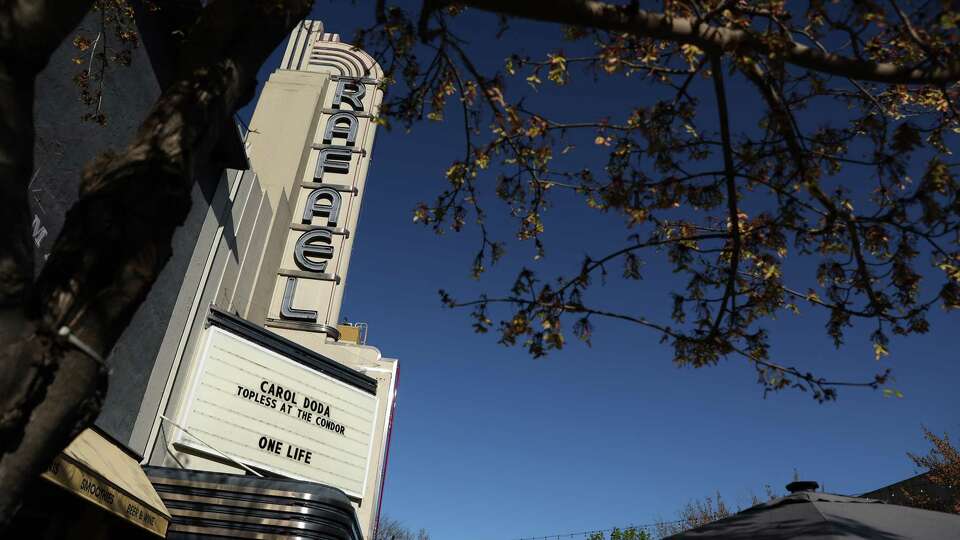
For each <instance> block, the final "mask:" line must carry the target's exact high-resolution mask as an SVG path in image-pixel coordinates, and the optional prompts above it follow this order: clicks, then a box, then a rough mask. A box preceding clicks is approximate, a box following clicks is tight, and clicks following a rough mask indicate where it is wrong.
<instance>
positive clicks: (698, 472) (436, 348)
mask: <svg viewBox="0 0 960 540" xmlns="http://www.w3.org/2000/svg"><path fill="white" fill-rule="evenodd" d="M372 9H373V8H372V2H359V3H357V4H356V5H353V4H352V3H345V2H325V1H322V0H321V1H318V2H317V6H316V7H315V10H314V11H315V16H314V18H318V19H321V20H323V21H324V23H325V25H326V28H327V31H329V32H338V33H340V34H341V36H342V37H343V39H344V40H345V41H346V40H349V39H350V37H351V36H352V35H353V31H354V30H355V29H356V28H358V27H360V26H363V25H367V24H369V23H370V21H372V17H373V11H372ZM473 20H474V21H479V22H480V23H483V24H485V25H486V27H485V29H484V30H485V31H484V32H481V31H479V30H478V29H476V28H474V29H471V30H470V31H468V32H467V35H468V36H469V37H470V38H473V39H475V40H476V41H474V43H473V48H474V49H475V50H476V49H477V47H476V45H477V44H478V42H479V40H480V39H481V38H484V39H486V38H485V37H484V36H489V35H491V32H490V30H491V29H492V28H493V23H494V21H493V19H492V17H480V18H474V19H473ZM513 26H514V27H515V30H514V32H512V33H511V34H508V36H507V38H506V40H505V42H503V43H488V42H483V47H482V50H483V52H482V53H481V54H480V61H481V63H483V64H486V65H489V66H493V65H497V64H499V63H501V62H502V61H503V58H504V57H505V56H506V54H507V51H509V50H511V47H514V48H516V47H517V46H521V47H522V46H526V47H528V48H529V49H530V50H540V49H538V47H541V48H542V46H543V45H544V44H545V43H550V42H551V40H553V39H554V38H555V37H556V36H557V35H558V34H559V29H558V28H556V27H552V26H548V25H541V24H529V23H515V24H514V25H513ZM278 64H279V55H278V54H274V56H273V57H271V61H270V62H268V64H267V65H266V66H265V67H264V69H263V70H262V71H261V80H263V79H265V78H266V76H267V75H268V74H269V73H270V72H271V71H272V70H273V69H275V68H276V66H277V65H278ZM581 78H583V77H581ZM517 84H522V83H520V82H519V81H518V83H517ZM731 84H732V86H731V92H730V95H731V104H730V107H731V110H732V113H733V121H734V123H735V125H736V123H737V122H745V123H750V122H754V121H755V120H754V119H755V118H756V114H757V112H756V110H755V109H754V108H753V104H754V103H755V102H756V100H757V99H758V98H757V97H756V96H755V95H753V94H752V93H751V91H750V90H749V89H746V88H744V87H737V86H736V83H735V82H734V83H731ZM701 86H703V85H702V84H701ZM648 89H649V86H645V85H641V84H635V83H632V82H630V81H627V84H624V85H621V86H617V87H614V86H612V85H609V84H605V85H601V86H599V87H598V86H595V85H593V84H587V83H583V84H581V83H576V84H573V85H572V86H571V87H568V88H565V89H563V90H562V91H550V90H548V91H547V93H544V94H543V95H542V96H541V98H542V99H541V101H540V102H539V103H541V104H543V105H542V106H543V108H542V109H541V110H544V111H545V112H547V113H551V114H557V115H566V116H565V118H568V119H581V120H582V119H589V118H590V115H594V114H596V113H597V112H599V111H604V110H607V109H608V110H609V111H610V112H611V113H615V112H616V111H618V110H620V111H623V110H626V108H627V107H630V106H634V105H637V104H640V103H643V102H644V100H645V99H649V94H648V92H649V90H648ZM708 89H709V88H708ZM704 110H705V111H706V110H712V108H709V109H708V108H705V109H704ZM249 111H250V109H249V108H248V109H246V110H245V111H244V112H243V113H242V115H243V116H244V117H245V118H246V117H248V116H249ZM579 111H582V112H583V115H584V116H583V117H582V118H577V117H576V114H577V113H578V112H579ZM808 114H809V115H810V116H809V118H810V119H811V121H813V120H815V119H816V115H818V114H819V115H826V114H827V111H823V110H820V111H818V110H811V111H809V113H808ZM571 115H573V116H571ZM450 116H453V115H450ZM741 125H748V124H741ZM735 130H736V129H735ZM461 135H462V126H461V125H460V124H459V123H458V122H457V121H455V120H451V121H449V122H448V123H444V124H435V123H430V124H427V123H424V124H421V125H418V126H416V127H415V128H414V130H413V131H412V132H411V133H405V132H404V131H403V130H402V129H395V130H394V131H391V132H387V131H385V130H380V132H379V133H378V134H377V145H376V148H375V153H374V156H373V165H372V168H371V172H370V175H369V177H368V180H367V182H368V184H367V194H366V198H365V200H364V202H363V209H362V213H361V218H360V224H359V230H358V231H357V237H356V238H357V240H356V243H355V244H354V256H353V260H352V263H351V269H350V276H349V280H348V283H347V291H346V296H345V305H344V308H343V311H342V315H344V316H346V317H348V318H349V319H350V320H352V321H365V322H367V323H369V327H370V332H369V344H371V345H374V346H376V347H378V348H380V350H381V351H383V353H384V356H388V357H396V358H399V359H400V361H401V372H402V377H401V384H400V392H399V401H398V407H397V417H396V422H395V426H394V435H393V444H392V448H391V451H390V464H389V470H388V473H387V481H386V490H385V496H384V501H383V509H384V513H386V514H388V515H390V516H392V517H394V518H396V519H399V520H400V521H402V522H404V523H405V524H407V525H408V526H410V527H412V528H414V529H416V528H420V527H423V528H425V529H427V530H428V531H429V533H430V534H431V537H432V538H435V539H441V540H442V539H461V538H462V539H505V540H506V539H514V538H520V537H525V536H527V537H529V536H541V535H546V534H557V533H565V532H569V531H584V530H590V529H602V528H607V527H613V526H626V525H629V524H635V523H649V522H652V521H654V520H655V519H656V518H658V517H662V518H664V519H674V518H675V514H676V511H677V510H679V509H680V508H681V507H682V506H683V505H684V504H685V503H686V502H687V501H689V500H691V499H693V498H701V497H703V496H706V495H710V494H712V493H714V492H715V491H717V490H719V491H720V492H721V494H722V495H723V496H724V498H725V499H727V501H728V502H730V503H731V504H732V505H737V504H741V505H747V503H748V501H749V496H750V493H756V494H757V495H760V494H762V493H763V486H764V485H765V484H769V485H771V486H772V487H773V488H774V489H776V490H780V491H782V488H783V485H784V484H786V483H787V482H789V481H790V480H791V479H792V476H793V471H794V469H796V470H797V471H799V474H800V476H801V477H802V478H804V479H812V480H817V481H819V482H820V483H821V484H823V485H825V487H826V489H827V490H828V491H831V492H834V493H844V494H856V493H861V492H863V491H867V490H870V489H873V488H876V487H880V486H882V485H885V484H888V483H891V482H894V481H897V480H900V479H903V478H905V477H908V476H910V475H912V474H914V472H915V471H914V468H913V466H912V463H911V462H910V461H909V459H908V458H907V456H906V455H905V452H907V451H913V452H920V451H924V450H925V449H926V448H927V444H926V443H925V441H924V440H923V438H922V433H921V427H920V426H921V423H922V424H924V425H926V426H927V427H929V428H930V429H932V430H933V431H934V432H939V433H942V432H944V431H948V432H950V433H951V434H952V435H954V440H955V439H956V438H957V436H958V435H960V414H958V412H957V411H958V410H960V398H958V397H957V396H958V393H957V392H956V390H955V388H956V381H957V380H960V363H958V362H957V359H958V354H957V352H956V350H957V347H956V344H957V340H956V337H955V336H956V332H957V331H958V330H960V324H958V315H957V314H952V315H948V314H944V313H942V312H940V311H939V310H937V311H935V312H934V313H933V314H932V316H931V323H932V331H931V332H930V333H929V334H927V335H926V336H914V337H911V338H909V339H907V340H902V339H901V340H894V341H893V342H892V354H891V356H889V357H887V358H884V359H883V360H881V361H880V362H877V361H875V360H874V357H873V351H872V348H871V345H870V343H869V342H868V340H867V335H868V333H869V329H868V328H863V327H858V328H855V329H854V330H852V331H851V332H850V333H849V334H848V337H847V344H846V345H845V346H844V347H843V348H841V349H840V350H836V349H834V347H833V345H832V343H831V342H830V340H829V339H828V338H827V336H826V335H825V333H824V331H823V323H824V319H823V317H822V316H821V315H819V314H806V313H804V314H803V315H801V316H799V317H795V316H790V317H787V318H782V319H780V320H777V321H774V322H772V323H771V324H769V326H768V327H769V328H770V330H771V333H772V335H773V343H774V349H773V351H774V354H775V355H776V359H777V360H779V361H781V362H782V363H784V364H788V365H797V366H801V367H803V368H805V369H810V370H812V371H814V372H815V373H819V374H822V375H824V376H828V377H830V378H836V379H855V380H862V379H864V378H869V377H871V376H872V375H873V374H874V373H876V372H878V371H880V369H881V368H882V367H886V366H890V367H893V368H894V373H895V377H896V379H895V381H894V382H893V384H892V386H893V387H895V388H896V389H898V390H901V391H902V392H903V393H904V395H905V397H904V398H902V399H896V398H884V397H883V396H882V394H881V393H880V392H873V391H869V390H857V389H852V390H841V393H840V398H839V400H838V401H837V402H835V403H828V404H824V405H820V404H817V403H816V402H815V401H814V400H812V399H811V398H810V397H809V396H808V395H806V394H800V393H797V392H781V393H779V394H771V395H769V396H768V397H767V398H766V399H764V398H763V393H762V388H761V387H760V386H759V385H757V384H756V382H755V379H756V375H755V373H754V371H753V369H752V368H751V367H750V366H748V365H746V363H745V362H744V361H741V360H737V359H731V360H728V361H726V362H723V363H721V364H720V365H719V366H716V367H712V368H704V369H700V370H692V369H681V368H677V367H675V366H674V365H673V364H672V363H671V351H670V350H669V349H668V348H666V347H665V346H663V345H660V344H659V342H658V341H659V336H658V335H656V334H654V333H652V332H650V331H648V330H645V329H642V328H638V327H636V326H632V325H630V324H628V323H620V322H607V321H604V322H602V323H600V324H598V325H597V328H596V333H595V339H594V343H593V346H592V347H587V346H585V345H583V344H580V343H576V342H571V343H570V344H569V346H568V347H566V348H565V349H564V350H562V351H560V352H553V353H551V354H550V355H549V356H548V357H546V358H542V359H532V358H531V357H530V356H529V355H527V353H526V352H525V350H524V349H522V348H506V347H504V346H501V345H498V344H497V343H496V338H495V336H494V335H490V334H488V335H478V334H474V333H473V331H472V330H471V328H470V320H469V318H468V313H467V312H465V311H451V310H448V309H445V308H443V307H442V306H441V305H440V302H439V299H438V296H437V289H439V288H444V289H447V290H449V291H451V292H452V293H453V294H454V295H455V296H456V297H459V298H470V297H471V296H475V295H476V294H477V293H479V292H481V291H490V292H498V291H503V290H504V289H505V285H506V284H508V283H510V281H511V280H512V278H513V277H514V275H515V272H516V270H517V269H518V268H519V266H520V265H522V264H526V265H534V266H533V267H534V268H535V269H537V270H538V271H539V272H542V273H543V274H545V275H548V276H556V275H561V274H565V273H566V274H569V273H570V272H571V271H572V270H574V269H576V268H577V267H578V265H579V262H580V261H581V259H582V257H583V255H584V254H587V253H592V254H594V255H596V254H599V253H602V250H603V249H604V247H615V246H617V245H620V244H621V243H622V242H624V240H625V238H626V236H627V234H628V232H627V231H626V230H625V229H624V228H623V227H622V226H621V225H620V224H619V222H617V221H616V220H615V219H611V218H609V217H604V216H597V215H595V214H594V213H593V212H589V211H588V210H587V209H585V208H583V207H582V206H581V205H582V203H579V204H578V203H576V202H575V201H574V200H561V201H560V202H559V204H558V205H557V206H556V207H555V208H554V209H553V210H551V211H550V213H549V214H548V216H547V220H548V221H547V227H548V238H547V242H548V243H547V246H548V254H547V257H546V258H545V259H543V260H541V261H538V262H535V261H533V260H532V255H533V251H532V247H531V246H528V245H520V244H517V243H516V242H513V243H511V244H510V245H509V246H508V257H507V259H506V260H505V261H504V262H503V263H501V264H500V265H498V266H497V267H494V268H493V269H492V270H491V271H490V272H488V273H487V274H485V275H484V277H483V278H482V279H481V280H479V281H474V280H472V279H471V278H470V275H469V271H470V264H471V260H472V257H473V254H474V251H475V249H476V246H477V245H478V244H479V237H478V236H476V234H474V233H475V231H473V230H468V231H467V232H464V233H460V234H453V233H449V234H446V235H443V236H437V235H435V234H433V233H432V232H431V231H430V230H428V229H424V228H423V227H420V226H418V225H415V224H414V223H413V222H412V210H413V208H414V206H415V204H416V203H417V202H420V201H424V200H426V201H429V200H431V199H432V198H433V197H435V196H436V194H437V193H439V192H440V190H442V189H443V185H444V179H443V171H444V170H445V169H446V168H447V166H448V165H449V163H450V162H451V161H452V160H454V159H457V158H458V157H459V156H460V155H462V146H461V142H460V141H461V139H460V137H461ZM570 159H573V160H576V159H583V160H584V165H592V166H596V165H597V162H596V160H595V157H594V156H591V155H590V154H589V152H584V156H583V157H582V158H580V157H577V156H576V155H574V156H572V157H571V158H570ZM854 180H855V179H854ZM493 181H494V180H493V179H490V182H491V183H490V184H488V187H490V185H491V184H492V182H493ZM497 209H498V208H497V207H496V206H495V205H493V206H491V208H490V209H489V211H490V213H491V214H496V213H497V212H496V210H497ZM499 210H501V211H502V207H501V208H499ZM501 213H502V212H501ZM492 222H493V225H492V227H493V230H494V233H495V234H498V235H499V236H500V237H501V238H509V237H510V236H511V234H512V231H513V229H511V228H510V226H509V225H508V224H506V223H505V222H503V221H502V220H500V221H498V220H497V219H492ZM655 261H657V259H656V258H654V259H653V260H652V262H651V263H650V264H649V265H648V266H647V267H646V268H645V274H644V280H643V281H641V282H639V284H633V283H623V282H619V281H617V280H612V281H611V282H610V283H609V284H608V285H607V286H606V287H604V288H603V289H602V290H598V291H597V295H598V296H597V298H600V299H602V300H610V301H614V302H624V303H626V305H629V306H631V309H633V310H634V311H635V312H637V313H641V312H642V313H647V314H649V313H653V314H657V313H664V312H665V307H664V306H665V305H666V304H667V303H668V302H669V298H668V296H667V295H666V293H665V291H666V290H668V288H669V287H673V286H675V281H674V280H673V279H672V276H671V275H670V273H669V271H668V270H667V269H665V268H663V267H662V265H659V266H658V265H657V264H656V262H655Z"/></svg>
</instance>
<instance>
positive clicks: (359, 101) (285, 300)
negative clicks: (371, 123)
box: [280, 77, 367, 323]
mask: <svg viewBox="0 0 960 540" xmlns="http://www.w3.org/2000/svg"><path fill="white" fill-rule="evenodd" d="M366 92H367V91H366V86H365V83H364V82H363V81H362V80H360V79H350V78H346V77H340V78H339V79H338V80H337V87H336V90H335V92H334V96H333V103H332V108H333V109H334V110H335V112H333V113H332V114H330V115H329V116H327V118H326V123H325V124H324V127H323V130H322V139H321V140H322V145H319V146H320V148H318V152H319V154H318V156H317V167H316V170H315V172H314V175H313V176H314V178H313V180H314V182H311V183H310V185H316V184H318V183H320V184H322V182H323V177H324V173H340V174H349V173H350V172H351V171H350V164H351V157H352V155H353V154H354V152H355V151H356V146H357V134H358V133H359V132H360V118H358V116H357V114H358V113H364V112H365V111H364V102H363V98H364V96H365V95H366ZM338 188H341V189H342V186H325V185H320V186H319V187H314V188H313V189H312V190H311V191H310V193H309V194H308V195H307V197H306V204H305V205H304V207H303V210H302V212H301V213H300V214H299V217H300V221H301V222H302V226H301V227H298V229H306V230H304V231H303V233H302V234H300V236H299V238H297V241H296V243H295V244H294V247H293V259H294V262H295V263H296V265H297V267H298V268H299V269H300V270H301V273H300V274H299V277H302V278H304V279H311V278H312V279H322V280H328V281H329V280H332V281H334V282H337V281H339V276H337V275H336V274H333V275H331V274H329V273H327V265H328V262H329V260H330V259H333V257H334V247H333V235H334V234H336V233H337V232H340V233H341V234H346V233H345V231H344V230H343V229H342V227H343V225H345V223H344V222H345V221H346V220H345V219H344V218H345V216H343V215H342V212H341V209H342V208H343V206H344V204H343V203H344V197H345V196H346V197H355V196H356V194H355V192H349V191H348V192H347V193H342V192H341V190H340V189H338ZM316 217H321V218H324V219H325V220H326V226H312V225H313V222H314V218H316ZM334 271H336V269H334ZM285 277H286V283H285V284H284V288H283V297H282V301H281V304H280V318H281V319H285V320H288V321H296V322H303V323H317V322H318V316H317V310H315V309H310V308H307V307H295V306H294V305H293V304H294V296H295V295H296V291H297V279H298V277H297V276H290V275H287V276H285Z"/></svg>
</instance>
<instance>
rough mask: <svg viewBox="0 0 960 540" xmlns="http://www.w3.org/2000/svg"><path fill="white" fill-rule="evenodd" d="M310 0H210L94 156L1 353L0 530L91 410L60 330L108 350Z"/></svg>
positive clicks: (87, 360) (92, 383)
mask: <svg viewBox="0 0 960 540" xmlns="http://www.w3.org/2000/svg"><path fill="white" fill-rule="evenodd" d="M311 5H312V2H311V1H308V0H217V1H215V2H211V3H209V4H208V5H207V6H206V7H205V8H204V10H203V12H202V13H201V15H200V18H199V19H198V20H197V22H196V23H195V24H194V27H193V28H192V29H191V31H190V32H189V33H188V36H187V39H186V40H185V42H184V45H183V48H182V51H181V54H180V61H179V62H178V64H179V65H178V70H177V77H176V79H175V81H174V82H173V83H172V84H171V85H170V86H168V87H167V88H166V89H165V90H164V92H163V93H162V94H161V96H160V98H159V99H158V101H157V103H156V105H155V106H154V108H153V110H152V111H151V113H150V114H149V116H148V117H147V119H146V120H145V121H144V122H143V124H142V125H141V127H140V129H139V131H138V133H137V135H136V137H135V138H134V140H133V141H132V143H131V144H130V145H129V146H128V147H127V148H126V149H125V150H124V151H123V152H122V153H119V154H113V155H103V156H101V157H99V158H98V159H97V160H95V161H94V162H92V163H91V164H89V165H88V166H87V168H86V170H85V171H84V174H83V179H82V182H81V189H80V199H79V201H78V202H77V203H76V204H75V205H74V206H73V207H72V208H71V209H70V210H69V212H68V213H67V216H66V220H65V223H64V226H63V231H62V232H61V234H60V236H59V237H58V238H57V240H56V242H55V244H54V246H53V250H52V252H51V254H50V258H49V259H48V260H47V262H46V264H45V266H44V268H43V271H42V273H41V275H40V276H39V278H38V280H37V282H36V284H35V286H34V288H33V291H32V294H31V296H30V299H29V301H28V302H27V305H26V309H25V314H26V317H27V321H28V322H27V324H26V328H27V331H26V332H25V333H24V334H23V335H22V337H21V339H20V340H19V341H17V342H15V343H13V344H11V345H9V346H7V347H6V348H5V349H4V350H3V351H2V352H0V365H3V366H4V369H3V370H2V375H0V395H2V396H15V397H16V399H12V400H11V399H6V400H4V401H3V402H0V403H2V405H3V406H4V409H3V411H2V416H0V418H2V419H4V420H6V421H0V485H3V486H4V489H3V490H0V527H2V526H3V525H4V524H7V523H9V520H10V519H11V518H12V516H13V515H14V513H15V511H16V509H17V506H18V505H19V501H20V498H21V496H22V493H23V490H24V488H25V487H26V485H27V484H28V483H29V482H30V481H31V480H33V479H34V478H36V476H37V475H38V474H39V473H40V472H42V470H43V468H44V467H46V466H47V464H49V462H50V461H51V460H52V459H53V457H54V456H55V455H56V454H57V453H58V452H60V451H61V450H62V449H63V448H64V447H65V446H66V445H67V444H68V443H69V442H70V440H71V438H72V437H73V436H75V435H76V433H78V432H79V431H81V430H82V429H83V428H84V427H86V426H88V425H89V424H90V423H91V422H92V421H93V420H94V419H95V418H96V414H97V413H98V412H99V409H100V403H101V402H102V399H103V395H104V393H105V391H106V384H105V382H106V377H105V375H104V374H103V373H104V372H103V369H104V367H103V366H102V365H101V364H100V363H98V362H97V361H96V360H95V359H94V358H92V357H91V356H89V355H87V354H85V353H83V352H81V351H79V350H78V349H77V348H75V347H74V346H72V345H70V344H69V343H66V342H65V341H64V340H62V339H60V338H59V337H58V331H59V330H60V329H61V328H66V329H68V330H69V332H70V333H71V334H72V335H73V336H75V338H76V339H79V340H80V341H81V342H83V343H84V344H85V345H87V346H88V347H89V348H91V349H92V350H93V351H94V352H95V353H96V354H97V355H99V356H102V357H106V356H107V355H108V354H109V352H110V349H111V348H112V347H113V345H114V344H115V343H116V341H117V339H118V338H119V336H120V334H121V333H122V332H123V330H124V329H125V328H126V326H127V324H128V323H129V322H130V319H131V318H132V317H133V314H134V313H135V312H136V310H137V308H138V307H139V306H140V304H141V303H142V302H143V300H144V299H145V298H146V295H147V293H148V292H149V290H150V287H151V286H152V285H153V283H154V282H155V281H156V279H157V277H158V275H159V274H160V271H161V270H162V269H163V266H164V265H165V264H166V262H167V260H168V259H169V257H170V254H171V239H172V237H173V233H174V230H175V229H176V228H177V227H178V226H179V225H180V224H181V223H182V222H183V220H184V219H185V217H186V215H187V212H188V211H189V208H190V192H191V184H192V182H193V175H194V172H195V170H196V169H197V167H198V166H199V165H201V164H203V163H204V162H206V161H207V160H208V159H209V157H210V153H211V150H212V148H213V147H214V144H215V142H216V141H217V138H218V137H219V136H220V135H221V134H220V133H218V128H219V127H221V126H226V125H230V124H229V121H230V119H231V118H232V116H233V114H234V112H235V111H236V110H237V109H238V108H239V107H241V106H243V105H244V104H245V103H246V102H247V101H249V100H250V98H252V96H253V90H254V88H255V85H256V73H257V70H258V69H259V68H260V65H261V64H262V63H263V62H264V60H266V58H267V56H268V55H269V54H270V52H271V51H272V50H273V49H274V48H275V47H276V45H277V43H279V42H280V41H281V40H282V39H283V38H284V37H285V36H286V35H287V33H288V32H289V31H290V29H292V27H293V26H294V25H295V24H296V23H297V22H299V21H300V20H301V19H302V18H304V17H305V16H306V15H307V14H308V13H309V10H310V7H311Z"/></svg>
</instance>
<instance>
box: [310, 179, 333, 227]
mask: <svg viewBox="0 0 960 540" xmlns="http://www.w3.org/2000/svg"><path fill="white" fill-rule="evenodd" d="M327 199H329V200H330V204H321V202H320V201H321V200H327ZM342 200H343V199H342V198H341V197H340V192H339V191H337V190H335V189H333V188H328V187H322V188H317V189H315V190H313V191H311V192H310V194H309V195H307V205H306V206H305V207H304V208H303V222H304V223H306V224H307V225H309V224H310V223H312V222H313V216H327V226H329V227H336V226H337V221H338V219H339V217H340V203H341V201H342Z"/></svg>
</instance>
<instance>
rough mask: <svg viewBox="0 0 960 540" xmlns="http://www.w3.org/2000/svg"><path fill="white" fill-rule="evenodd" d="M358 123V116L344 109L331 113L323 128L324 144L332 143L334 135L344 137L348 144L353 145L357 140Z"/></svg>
mask: <svg viewBox="0 0 960 540" xmlns="http://www.w3.org/2000/svg"><path fill="white" fill-rule="evenodd" d="M357 124H358V122H357V117H356V116H354V115H353V114H352V113H348V112H346V111H344V112H338V113H336V114H333V115H331V116H330V118H328V119H327V127H326V129H324V130H323V142H324V144H331V143H332V142H333V138H334V137H343V138H344V139H345V141H344V144H345V145H346V146H353V145H354V144H356V142H357Z"/></svg>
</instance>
